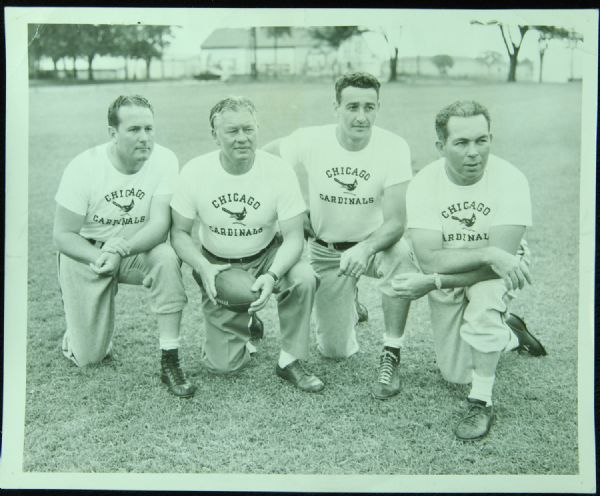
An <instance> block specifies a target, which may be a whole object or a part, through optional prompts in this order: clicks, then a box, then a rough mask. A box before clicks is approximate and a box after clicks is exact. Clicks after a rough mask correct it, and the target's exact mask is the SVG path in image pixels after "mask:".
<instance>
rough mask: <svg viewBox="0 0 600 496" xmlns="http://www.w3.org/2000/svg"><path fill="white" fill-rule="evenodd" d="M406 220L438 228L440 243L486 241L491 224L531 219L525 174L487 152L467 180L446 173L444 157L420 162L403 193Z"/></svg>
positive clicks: (421, 226)
mask: <svg viewBox="0 0 600 496" xmlns="http://www.w3.org/2000/svg"><path fill="white" fill-rule="evenodd" d="M406 210H407V226H408V227H409V228H418V229H432V230H435V231H441V232H442V235H443V245H442V246H443V247H444V248H478V247H481V246H487V244H488V242H489V237H488V234H489V231H490V228H491V227H493V226H501V225H518V226H530V225H531V199H530V196H529V184H528V183H527V178H526V177H525V175H524V174H523V173H522V172H521V171H519V170H518V169H517V168H516V167H515V166H514V165H511V164H510V163H508V162H507V161H505V160H502V159H501V158H499V157H496V156H495V155H491V154H490V155H489V157H488V162H487V165H486V168H485V171H484V173H483V176H482V178H481V179H480V180H479V181H478V182H477V183H475V184H473V185H470V186H460V185H458V184H454V183H453V182H451V181H450V179H448V175H447V173H446V169H445V159H444V158H441V159H439V160H436V161H435V162H432V163H431V164H429V165H427V166H426V167H424V168H423V169H422V170H421V171H419V173H418V174H417V175H416V176H415V177H414V179H413V180H412V182H411V183H410V185H409V187H408V191H407V193H406Z"/></svg>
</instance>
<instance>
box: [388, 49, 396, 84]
mask: <svg viewBox="0 0 600 496" xmlns="http://www.w3.org/2000/svg"><path fill="white" fill-rule="evenodd" d="M397 80H398V48H396V47H394V55H393V57H390V78H389V79H388V81H397Z"/></svg>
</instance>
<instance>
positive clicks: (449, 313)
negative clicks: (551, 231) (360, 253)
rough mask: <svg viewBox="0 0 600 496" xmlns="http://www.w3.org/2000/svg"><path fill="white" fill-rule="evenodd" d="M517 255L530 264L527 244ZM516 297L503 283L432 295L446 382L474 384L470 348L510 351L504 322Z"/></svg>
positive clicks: (433, 323) (436, 338) (493, 281)
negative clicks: (510, 304) (472, 382)
mask: <svg viewBox="0 0 600 496" xmlns="http://www.w3.org/2000/svg"><path fill="white" fill-rule="evenodd" d="M401 242H402V243H403V244H404V245H405V247H406V248H407V249H408V256H409V257H410V262H411V263H412V264H413V271H420V268H419V266H418V262H417V259H416V257H415V255H414V253H413V251H412V247H411V246H410V243H408V242H406V240H404V238H403V239H402V240H401ZM403 253H406V251H403ZM518 255H519V256H521V258H522V259H523V260H524V261H525V262H526V263H527V264H529V260H530V256H529V248H528V247H527V244H526V242H525V241H523V243H522V245H521V250H520V251H519V253H518ZM516 294H517V292H516V291H509V290H508V289H507V287H506V284H505V283H504V281H503V280H502V279H490V280H488V281H481V282H478V283H476V284H473V285H472V286H469V287H466V288H453V289H440V290H434V291H430V292H429V294H428V299H429V309H430V312H431V327H432V329H433V339H434V347H435V354H436V358H437V363H438V367H439V368H440V372H441V373H442V376H443V377H444V379H446V380H447V381H449V382H456V383H460V384H467V383H469V382H471V373H472V371H473V359H472V352H471V348H474V349H476V350H478V351H481V352H484V353H490V352H495V351H504V350H505V349H506V348H507V345H508V343H509V341H510V335H511V331H510V328H509V327H508V325H507V324H506V323H505V318H506V317H507V316H508V305H509V303H510V302H511V300H512V299H513V298H514V297H515V296H516Z"/></svg>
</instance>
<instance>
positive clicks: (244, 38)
mask: <svg viewBox="0 0 600 496" xmlns="http://www.w3.org/2000/svg"><path fill="white" fill-rule="evenodd" d="M282 27H284V26H282ZM268 29H269V28H267V27H259V28H256V47H257V48H273V46H274V44H275V40H274V38H273V37H272V36H269V32H268ZM289 29H290V35H288V34H280V35H279V36H278V37H277V47H279V48H286V47H298V46H313V45H314V44H315V41H314V39H313V38H312V37H311V36H310V34H309V32H308V30H307V29H305V28H295V27H290V28H289ZM201 47H202V48H203V49H207V48H251V47H252V34H251V29H250V28H222V29H215V30H214V31H213V32H212V33H211V34H210V36H209V37H208V38H206V40H205V41H204V43H202V45H201Z"/></svg>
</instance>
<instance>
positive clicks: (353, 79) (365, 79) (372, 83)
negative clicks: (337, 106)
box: [335, 72, 381, 103]
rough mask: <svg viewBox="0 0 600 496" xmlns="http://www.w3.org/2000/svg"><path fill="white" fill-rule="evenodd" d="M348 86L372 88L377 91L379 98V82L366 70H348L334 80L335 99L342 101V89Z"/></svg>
mask: <svg viewBox="0 0 600 496" xmlns="http://www.w3.org/2000/svg"><path fill="white" fill-rule="evenodd" d="M348 86H352V87H354V88H373V89H374V90H375V91H376V92H377V98H378V99H379V88H380V87H381V83H380V82H379V80H378V79H377V78H376V77H375V76H373V75H371V74H369V73H368V72H350V73H348V74H344V75H342V76H340V77H339V78H338V79H337V81H336V82H335V100H336V101H337V102H338V103H340V102H341V101H342V91H343V90H344V89H345V88H348Z"/></svg>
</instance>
